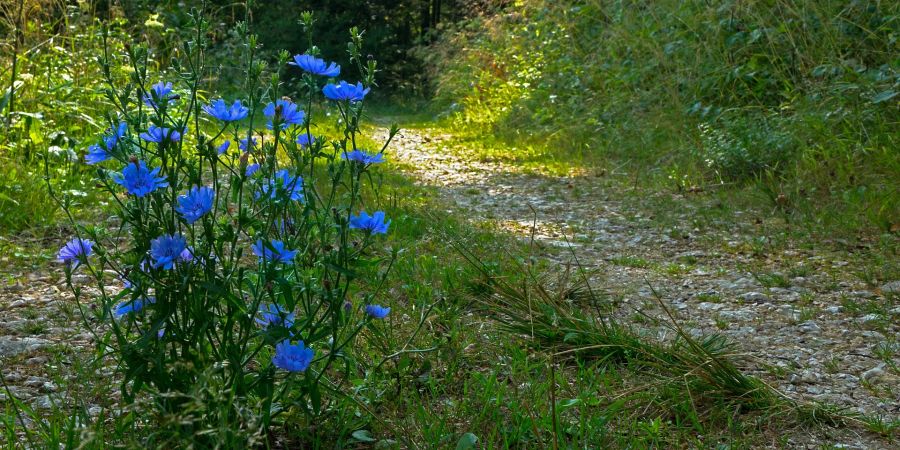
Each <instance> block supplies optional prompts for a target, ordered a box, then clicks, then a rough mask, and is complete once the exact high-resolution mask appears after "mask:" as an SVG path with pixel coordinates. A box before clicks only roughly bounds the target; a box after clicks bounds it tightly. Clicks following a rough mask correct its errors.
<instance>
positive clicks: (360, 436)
mask: <svg viewBox="0 0 900 450" xmlns="http://www.w3.org/2000/svg"><path fill="white" fill-rule="evenodd" d="M351 436H353V439H356V440H357V441H360V442H375V441H377V440H378V439H375V438H374V437H372V433H370V432H369V430H356V431H354V432H353V434H352V435H351Z"/></svg>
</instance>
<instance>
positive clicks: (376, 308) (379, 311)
mask: <svg viewBox="0 0 900 450" xmlns="http://www.w3.org/2000/svg"><path fill="white" fill-rule="evenodd" d="M390 313H391V308H390V307H386V306H381V305H376V304H372V305H366V314H368V315H369V317H372V318H373V319H384V318H385V317H387V315H388V314H390Z"/></svg>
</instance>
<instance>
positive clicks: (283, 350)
mask: <svg viewBox="0 0 900 450" xmlns="http://www.w3.org/2000/svg"><path fill="white" fill-rule="evenodd" d="M314 354H315V352H313V350H312V349H311V348H307V347H306V345H304V344H303V341H297V345H291V342H290V341H289V340H287V339H285V340H284V341H282V342H281V343H279V344H278V345H276V346H275V356H273V357H272V364H274V365H275V367H277V368H279V369H282V370H287V371H288V372H303V371H304V370H306V368H307V367H309V364H310V363H311V362H312V360H313V355H314Z"/></svg>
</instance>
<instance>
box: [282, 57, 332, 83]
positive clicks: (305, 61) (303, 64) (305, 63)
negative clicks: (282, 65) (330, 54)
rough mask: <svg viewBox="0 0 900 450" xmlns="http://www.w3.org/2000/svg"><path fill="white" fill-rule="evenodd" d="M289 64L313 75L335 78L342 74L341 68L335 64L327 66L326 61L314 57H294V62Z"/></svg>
mask: <svg viewBox="0 0 900 450" xmlns="http://www.w3.org/2000/svg"><path fill="white" fill-rule="evenodd" d="M288 64H290V65H292V66H297V67H299V68H301V69H303V70H305V71H307V72H309V73H311V74H313V75H322V76H326V77H329V78H334V77H336V76H338V75H340V74H341V66H339V65H337V64H335V63H331V64H326V63H325V60H323V59H319V58H316V57H315V56H312V55H305V54H304V55H294V61H293V62H289V63H288Z"/></svg>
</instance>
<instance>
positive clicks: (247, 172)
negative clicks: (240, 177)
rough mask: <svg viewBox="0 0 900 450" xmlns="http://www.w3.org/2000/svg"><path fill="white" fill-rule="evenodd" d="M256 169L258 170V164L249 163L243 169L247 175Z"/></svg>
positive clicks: (250, 174)
mask: <svg viewBox="0 0 900 450" xmlns="http://www.w3.org/2000/svg"><path fill="white" fill-rule="evenodd" d="M257 170H259V164H256V163H254V164H250V165H249V166H247V169H246V170H244V175H246V176H248V177H249V176H252V175H253V174H254V173H256V171H257Z"/></svg>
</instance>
